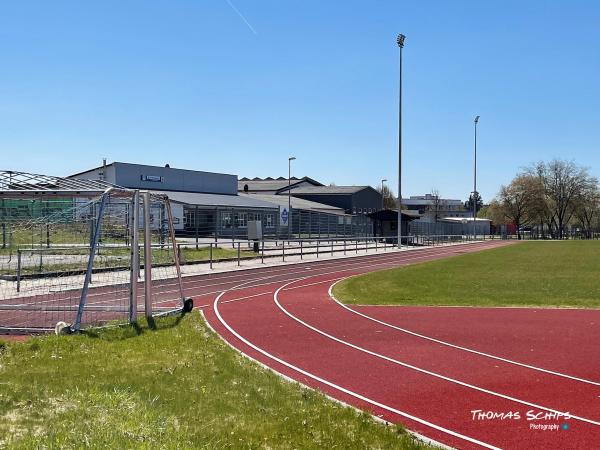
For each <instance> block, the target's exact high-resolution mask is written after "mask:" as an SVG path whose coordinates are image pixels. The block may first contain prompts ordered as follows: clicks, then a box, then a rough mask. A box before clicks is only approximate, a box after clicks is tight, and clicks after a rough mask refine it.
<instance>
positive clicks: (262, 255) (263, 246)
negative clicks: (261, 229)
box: [260, 239, 265, 264]
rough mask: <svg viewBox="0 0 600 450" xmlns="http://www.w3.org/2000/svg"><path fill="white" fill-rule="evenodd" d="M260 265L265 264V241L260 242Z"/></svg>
mask: <svg viewBox="0 0 600 450" xmlns="http://www.w3.org/2000/svg"><path fill="white" fill-rule="evenodd" d="M260 263H261V264H264V263H265V240H264V239H262V240H261V252H260Z"/></svg>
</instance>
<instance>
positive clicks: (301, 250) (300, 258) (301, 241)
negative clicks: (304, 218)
mask: <svg viewBox="0 0 600 450" xmlns="http://www.w3.org/2000/svg"><path fill="white" fill-rule="evenodd" d="M302 247H303V246H302V241H300V260H302V259H303V258H302Z"/></svg>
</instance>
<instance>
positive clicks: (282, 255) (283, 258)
mask: <svg viewBox="0 0 600 450" xmlns="http://www.w3.org/2000/svg"><path fill="white" fill-rule="evenodd" d="M281 261H282V262H285V239H284V240H282V241H281Z"/></svg>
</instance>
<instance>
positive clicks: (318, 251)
mask: <svg viewBox="0 0 600 450" xmlns="http://www.w3.org/2000/svg"><path fill="white" fill-rule="evenodd" d="M319 242H320V241H319V239H317V259H318V258H319Z"/></svg>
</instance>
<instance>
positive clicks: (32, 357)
mask: <svg viewBox="0 0 600 450" xmlns="http://www.w3.org/2000/svg"><path fill="white" fill-rule="evenodd" d="M158 328H159V329H158V330H157V331H149V330H147V329H144V328H142V330H141V331H136V330H135V329H134V328H132V327H125V328H120V329H112V330H101V331H97V332H96V334H89V335H72V336H60V337H59V336H47V337H42V338H34V339H30V340H29V341H26V342H22V343H9V344H7V343H2V342H1V341H0V448H31V449H33V448H61V449H63V448H67V449H70V448H83V447H86V448H89V447H91V448H208V449H223V448H248V449H250V448H265V449H267V448H271V449H272V448H290V449H291V448H344V449H345V448H360V449H363V448H373V449H376V448H406V449H414V448H429V447H426V446H422V445H419V444H417V443H416V442H415V441H414V439H413V438H412V437H411V436H410V435H408V434H407V433H406V432H405V431H404V430H403V429H402V428H400V427H397V426H385V425H382V424H380V423H377V422H375V421H374V420H373V419H372V418H371V416H370V415H369V414H366V413H357V412H356V411H355V410H353V409H351V408H347V407H343V406H341V405H339V404H337V403H335V402H333V401H330V400H329V399H327V398H326V397H325V396H323V395H322V394H319V393H317V392H315V391H313V390H310V389H307V388H303V387H301V386H300V385H297V384H295V383H290V382H287V381H284V380H283V379H282V378H280V377H279V376H277V375H275V374H274V373H272V372H271V371H269V370H267V369H264V368H262V367H261V366H259V365H258V364H255V363H253V362H251V361H249V360H248V359H246V358H244V357H242V356H240V355H239V354H238V353H236V352H235V351H233V350H232V349H231V348H229V347H228V346H227V345H226V344H225V343H224V342H223V341H221V339H220V338H218V337H217V336H216V335H215V334H214V333H213V332H211V331H210V330H209V329H208V327H207V326H206V325H205V323H204V321H203V320H202V318H201V316H200V314H198V313H197V312H194V313H192V314H189V315H187V316H185V317H184V318H183V319H181V320H180V321H179V320H178V319H177V318H173V317H171V318H164V319H160V320H159V321H158Z"/></svg>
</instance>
